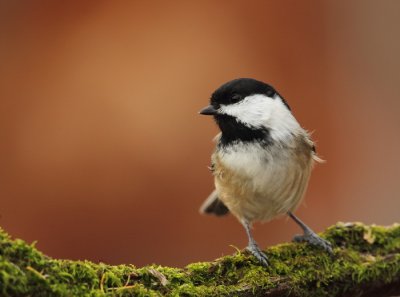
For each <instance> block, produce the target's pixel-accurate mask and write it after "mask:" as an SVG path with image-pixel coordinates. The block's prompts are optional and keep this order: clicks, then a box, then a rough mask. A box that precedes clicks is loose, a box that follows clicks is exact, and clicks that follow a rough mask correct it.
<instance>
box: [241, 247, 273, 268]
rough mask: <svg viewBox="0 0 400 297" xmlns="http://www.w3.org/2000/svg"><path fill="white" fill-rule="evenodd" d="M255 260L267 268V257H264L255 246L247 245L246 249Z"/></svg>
mask: <svg viewBox="0 0 400 297" xmlns="http://www.w3.org/2000/svg"><path fill="white" fill-rule="evenodd" d="M246 249H247V250H248V251H249V252H250V253H251V254H252V255H253V256H254V257H256V259H257V260H258V261H259V262H260V263H261V265H263V266H265V267H267V266H268V265H269V264H268V257H267V255H265V254H264V253H263V252H262V251H261V250H260V248H259V247H258V246H257V245H249V246H248V247H247V248H246Z"/></svg>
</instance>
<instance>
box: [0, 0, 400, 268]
mask: <svg viewBox="0 0 400 297" xmlns="http://www.w3.org/2000/svg"><path fill="white" fill-rule="evenodd" d="M399 36H400V2H399V1H396V0H393V1H390V0H385V1H367V0H360V1H354V0H352V1H347V0H342V1H310V0H304V1H297V0H291V1H198V2H195V1H125V2H123V1H105V0H104V1H103V0H96V1H94V0H93V1H1V2H0V38H1V39H0V65H1V66H0V106H1V107H0V214H1V217H0V226H2V227H3V228H4V229H5V230H6V231H7V232H9V233H10V234H12V235H13V236H15V237H19V238H23V239H24V240H27V241H28V242H32V241H34V240H38V243H37V246H38V247H39V248H40V249H41V250H42V251H44V252H45V253H47V254H48V255H50V256H53V257H59V258H70V259H89V260H93V261H105V262H107V263H112V264H117V263H133V264H135V265H138V266H141V265H145V264H149V263H158V264H163V265H173V266H184V265H185V264H188V263H190V262H196V261H203V260H211V259H214V258H216V257H219V256H221V255H224V254H231V253H234V252H235V250H234V248H233V247H231V246H230V245H235V246H237V247H240V248H243V247H244V246H245V245H246V243H247V242H246V241H247V240H246V236H245V233H244V231H243V229H242V227H241V226H240V225H239V223H238V222H237V221H236V220H235V219H234V218H233V217H232V216H228V217H226V218H215V217H206V216H201V215H200V214H199V213H198V208H199V206H200V204H201V203H202V201H203V200H204V199H205V198H206V197H207V195H208V194H209V192H210V191H211V190H212V188H213V186H212V178H211V176H210V173H209V171H208V170H207V166H208V165H209V157H210V153H211V152H212V149H213V143H212V141H211V139H212V138H213V136H214V135H215V134H216V133H217V127H216V126H215V124H214V123H213V121H212V120H211V119H210V118H207V117H201V116H199V115H198V114H197V112H198V110H199V109H200V108H202V107H203V106H205V105H206V104H207V102H208V99H209V97H210V94H211V92H212V91H213V90H214V89H215V88H217V87H218V86H219V85H220V84H222V83H223V82H225V81H227V80H230V79H232V78H237V77H254V78H257V79H260V80H263V81H266V82H269V83H270V84H272V85H273V86H275V87H276V88H277V89H278V90H279V91H280V93H282V94H283V96H284V97H285V98H286V99H287V100H288V102H289V104H290V105H291V107H292V109H293V111H294V114H295V116H296V117H297V118H298V120H299V121H300V123H301V124H302V125H303V127H305V128H307V129H308V130H310V131H314V133H313V138H314V139H315V140H316V141H317V149H318V151H319V153H320V155H321V156H322V157H323V158H324V159H326V160H327V163H325V164H322V165H318V166H317V167H316V168H315V170H314V173H313V176H312V179H311V183H310V187H309V190H308V192H307V195H306V198H305V201H304V203H303V204H302V205H301V207H300V208H299V210H298V212H297V214H298V215H299V216H300V217H301V218H302V219H303V220H304V221H306V222H307V223H308V224H309V225H310V226H312V227H313V228H314V229H315V230H317V231H321V230H323V229H324V228H325V227H327V226H329V225H331V224H334V223H335V222H337V221H363V222H365V223H377V224H391V223H393V222H395V221H397V222H398V221H399V220H400V217H399V209H400V200H399V176H400V157H399V151H400V137H399V128H400V100H399V95H400V91H399V87H400V79H399V77H400V76H399V69H400V58H399V52H400V38H399ZM299 231H300V230H299V228H298V227H297V226H296V225H295V224H294V223H293V222H292V221H289V220H287V219H286V218H280V219H277V220H275V221H272V222H270V223H268V224H264V225H262V224H256V226H255V236H256V239H257V240H258V241H259V243H260V244H261V245H262V246H263V247H264V246H266V245H272V244H275V243H278V242H283V241H289V240H290V239H291V237H292V236H293V235H294V234H295V233H296V232H299Z"/></svg>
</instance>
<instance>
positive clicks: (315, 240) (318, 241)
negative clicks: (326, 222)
mask: <svg viewBox="0 0 400 297" xmlns="http://www.w3.org/2000/svg"><path fill="white" fill-rule="evenodd" d="M293 241H294V242H304V241H306V242H308V243H309V244H311V245H314V246H318V247H320V248H322V249H323V250H325V251H327V252H328V253H329V254H330V255H333V251H332V244H331V243H330V242H329V241H327V240H325V239H323V238H321V237H319V236H318V235H317V234H315V233H314V232H313V231H307V232H305V233H304V234H303V235H296V236H295V237H294V238H293Z"/></svg>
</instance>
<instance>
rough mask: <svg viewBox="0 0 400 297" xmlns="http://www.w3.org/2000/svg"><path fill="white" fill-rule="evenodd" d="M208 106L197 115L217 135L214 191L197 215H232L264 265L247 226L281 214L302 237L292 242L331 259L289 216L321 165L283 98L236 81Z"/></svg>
mask: <svg viewBox="0 0 400 297" xmlns="http://www.w3.org/2000/svg"><path fill="white" fill-rule="evenodd" d="M210 101H211V102H210V103H211V104H210V105H209V106H207V107H205V108H204V109H202V110H201V111H200V114H203V115H212V116H213V117H214V119H215V121H216V123H217V124H218V126H219V128H220V130H221V133H219V134H218V135H217V137H216V142H217V145H216V148H215V151H214V153H213V154H212V157H211V168H210V169H211V171H212V174H213V175H214V182H215V190H214V191H213V192H212V193H211V195H210V196H209V197H208V198H207V199H206V201H205V202H204V203H203V205H202V207H201V208H200V211H201V212H203V213H208V214H215V215H217V216H220V215H225V214H227V213H229V212H231V213H232V214H233V215H234V216H235V217H236V218H237V219H238V220H239V221H240V222H241V223H242V225H243V226H244V228H245V230H246V233H247V236H248V239H249V245H248V247H247V249H248V250H249V251H250V252H251V253H252V254H253V255H254V256H255V257H256V258H257V259H258V260H259V261H260V262H261V263H262V264H263V265H268V259H267V256H266V255H265V254H264V253H263V252H262V251H261V250H260V248H259V247H258V245H257V243H256V241H255V240H254V239H253V237H252V234H251V228H252V223H253V222H255V221H263V222H265V221H269V220H271V219H273V218H275V217H276V216H279V215H282V214H288V215H289V217H291V218H292V219H293V220H294V221H295V222H296V223H297V224H298V225H299V226H300V227H301V228H302V229H303V231H304V234H303V235H297V236H295V238H294V240H295V241H307V242H309V243H310V244H312V245H316V246H319V247H321V248H323V249H325V250H326V251H328V252H329V253H332V248H331V244H330V243H329V242H328V241H326V240H324V239H322V238H321V237H319V236H318V235H317V234H315V232H314V231H312V230H311V229H310V228H309V227H308V226H307V225H305V224H304V223H303V222H302V221H301V220H300V219H298V218H297V217H296V216H295V215H294V214H293V211H294V210H295V209H296V207H297V206H298V205H299V203H300V201H301V199H302V197H303V195H304V192H305V190H306V188H307V184H308V180H309V177H310V173H311V169H312V167H313V163H314V162H315V161H320V159H319V158H318V157H317V155H316V152H315V146H314V144H313V142H312V140H311V139H310V136H309V134H308V133H307V131H306V130H304V129H303V128H302V127H301V126H300V125H299V123H298V122H297V121H296V119H295V118H294V116H293V114H292V112H291V110H290V107H289V105H288V104H287V102H286V101H285V100H284V99H283V97H282V96H281V95H280V94H279V93H278V92H277V91H276V90H275V89H274V88H273V87H271V86H270V85H268V84H266V83H263V82H261V81H257V80H255V79H251V78H239V79H235V80H232V81H229V82H227V83H225V84H223V85H222V86H221V87H219V88H218V89H217V90H216V91H215V92H214V93H213V94H212V95H211V100H210Z"/></svg>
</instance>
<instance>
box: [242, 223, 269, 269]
mask: <svg viewBox="0 0 400 297" xmlns="http://www.w3.org/2000/svg"><path fill="white" fill-rule="evenodd" d="M242 224H243V227H244V229H245V230H246V233H247V237H248V238H249V245H248V246H247V248H246V249H247V250H248V251H249V252H250V253H252V254H253V256H254V257H256V258H257V260H258V261H260V263H261V264H262V265H263V266H268V258H267V256H266V255H265V254H264V253H263V252H262V251H261V250H260V248H259V247H258V244H257V242H256V241H255V240H254V238H253V235H252V234H251V226H250V224H249V222H247V221H242Z"/></svg>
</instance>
